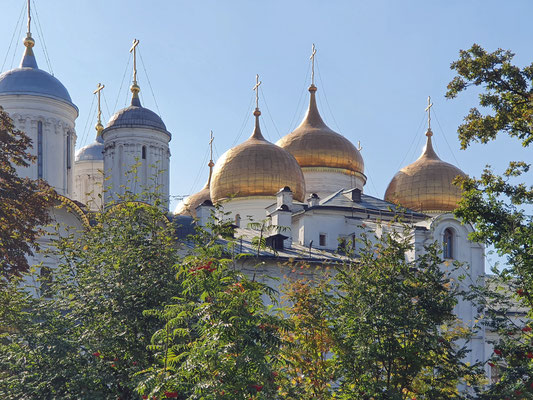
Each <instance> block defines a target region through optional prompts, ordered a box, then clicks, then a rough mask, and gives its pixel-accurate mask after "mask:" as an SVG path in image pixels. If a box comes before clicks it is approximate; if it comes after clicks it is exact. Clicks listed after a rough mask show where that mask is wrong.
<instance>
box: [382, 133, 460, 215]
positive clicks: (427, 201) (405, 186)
mask: <svg viewBox="0 0 533 400" xmlns="http://www.w3.org/2000/svg"><path fill="white" fill-rule="evenodd" d="M426 136H427V143H426V147H425V148H424V151H423V152H422V155H421V156H420V157H419V158H418V160H416V161H415V162H414V163H412V164H410V165H408V166H406V167H404V168H402V169H401V170H400V171H399V172H398V173H397V174H396V175H395V176H394V178H392V180H391V182H390V183H389V186H388V187H387V190H386V192H385V200H386V201H388V202H391V203H394V204H399V205H401V206H402V207H406V208H409V209H411V210H415V211H422V212H449V211H453V210H454V209H455V208H457V203H458V202H459V200H460V199H461V189H460V188H459V187H458V186H456V185H454V184H453V183H452V181H453V180H454V178H455V177H457V176H458V175H461V176H466V174H465V173H464V172H463V171H461V170H460V169H459V168H457V167H455V166H453V165H451V164H448V163H447V162H444V161H442V160H441V159H440V158H439V157H438V156H437V154H436V153H435V151H434V150H433V145H432V143H431V136H432V132H431V130H430V129H428V131H427V133H426Z"/></svg>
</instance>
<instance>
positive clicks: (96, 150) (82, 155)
mask: <svg viewBox="0 0 533 400" xmlns="http://www.w3.org/2000/svg"><path fill="white" fill-rule="evenodd" d="M103 152H104V141H103V140H102V136H100V135H98V136H97V137H96V140H95V141H94V142H93V143H91V144H88V145H87V146H85V147H82V148H81V149H79V150H78V151H77V152H76V158H75V161H76V162H78V161H104V153H103Z"/></svg>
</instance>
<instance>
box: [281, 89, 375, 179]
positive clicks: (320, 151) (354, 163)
mask: <svg viewBox="0 0 533 400" xmlns="http://www.w3.org/2000/svg"><path fill="white" fill-rule="evenodd" d="M316 90H317V89H316V86H314V85H311V86H310V87H309V92H310V99H309V108H308V110H307V114H306V115H305V117H304V119H303V121H302V123H301V124H300V126H298V127H297V128H296V129H295V130H294V131H293V132H291V133H290V134H288V135H286V136H284V137H282V138H281V139H280V140H278V142H277V143H276V144H277V145H278V146H280V147H283V148H284V149H285V150H287V151H288V152H289V153H291V154H292V155H293V156H294V158H296V160H297V161H298V164H300V166H301V167H302V168H308V167H319V168H338V169H343V170H347V171H350V172H353V173H360V174H363V175H364V169H365V167H364V162H363V157H362V156H361V153H359V150H357V149H356V148H355V146H354V145H353V144H352V142H350V141H349V140H348V139H346V138H345V137H344V136H342V135H340V134H339V133H337V132H335V131H333V130H332V129H330V128H329V127H328V126H327V125H326V124H325V123H324V121H323V120H322V117H321V116H320V113H319V112H318V107H317V104H316V96H315V93H316ZM365 180H366V179H365Z"/></svg>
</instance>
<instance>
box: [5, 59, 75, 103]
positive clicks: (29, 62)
mask: <svg viewBox="0 0 533 400" xmlns="http://www.w3.org/2000/svg"><path fill="white" fill-rule="evenodd" d="M4 94H29V95H34V96H43V97H49V98H52V99H56V100H61V101H64V102H66V103H68V104H69V105H71V106H73V107H74V108H76V109H77V107H76V106H75V105H74V104H73V103H72V99H71V98H70V95H69V93H68V91H67V89H66V88H65V86H63V84H62V83H61V82H60V81H59V80H58V79H57V78H56V77H54V76H52V75H50V74H49V73H48V72H46V71H43V70H42V69H39V68H38V67H37V61H36V60H35V56H34V55H33V51H31V49H30V51H28V49H26V52H25V54H24V57H23V58H22V62H21V64H20V67H19V68H15V69H12V70H11V71H6V72H4V73H3V74H2V75H0V95H4Z"/></svg>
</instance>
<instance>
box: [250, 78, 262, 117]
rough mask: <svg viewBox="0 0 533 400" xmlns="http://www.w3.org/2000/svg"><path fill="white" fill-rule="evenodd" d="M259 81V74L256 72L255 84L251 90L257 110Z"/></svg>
mask: <svg viewBox="0 0 533 400" xmlns="http://www.w3.org/2000/svg"><path fill="white" fill-rule="evenodd" d="M261 83H263V82H261V81H260V80H259V74H256V75H255V86H254V87H253V89H252V90H254V91H255V108H256V110H259V85H261Z"/></svg>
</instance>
